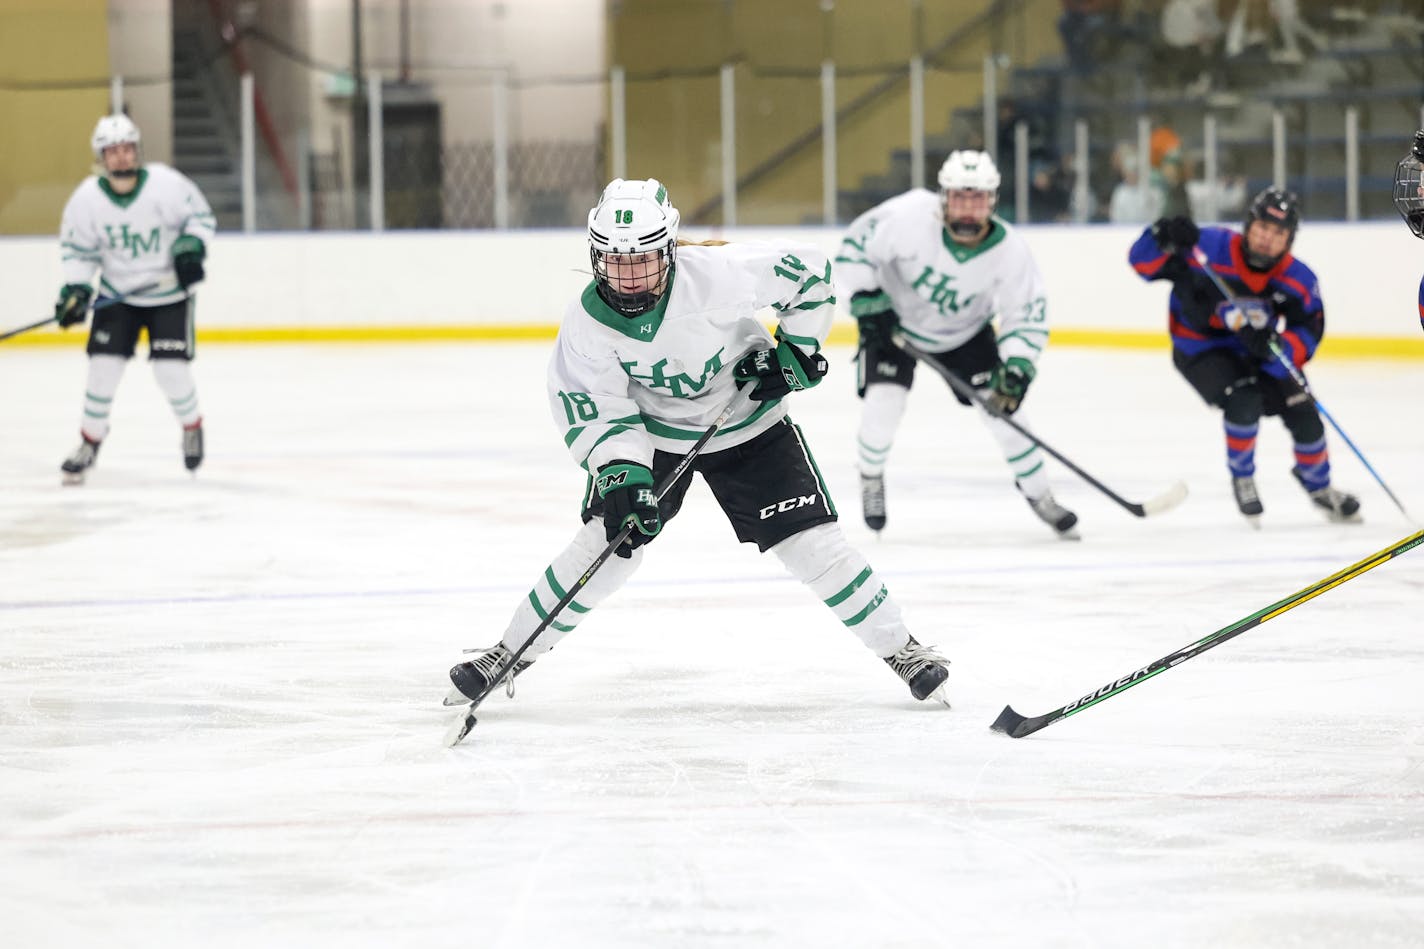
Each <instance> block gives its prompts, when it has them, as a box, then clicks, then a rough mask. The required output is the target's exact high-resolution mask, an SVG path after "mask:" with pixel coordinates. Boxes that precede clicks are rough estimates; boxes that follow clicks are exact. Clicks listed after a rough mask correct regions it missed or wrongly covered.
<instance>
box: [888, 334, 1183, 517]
mask: <svg viewBox="0 0 1424 949" xmlns="http://www.w3.org/2000/svg"><path fill="white" fill-rule="evenodd" d="M900 345H901V346H902V347H904V349H905V351H906V352H908V353H909V354H910V355H912V356H914V357H915V358H916V359H918V360H919V361H920V362H922V363H925V364H926V365H928V366H929V367H930V368H931V369H933V370H934V371H935V372H937V373H939V374H940V376H941V377H942V378H943V379H944V381H945V382H947V383H949V387H950V388H951V389H953V390H954V391H955V392H956V393H957V394H958V395H959V396H960V397H962V398H965V399H968V400H969V401H970V402H971V403H972V404H974V405H977V406H979V408H981V409H983V410H984V411H985V412H988V413H989V414H990V415H992V416H993V417H994V418H997V419H999V420H1001V421H1002V422H1004V424H1006V425H1008V426H1009V427H1010V428H1012V429H1013V430H1014V431H1016V432H1018V433H1019V434H1020V435H1022V436H1023V437H1024V438H1027V439H1028V440H1029V441H1031V442H1033V443H1034V444H1035V445H1037V446H1038V447H1039V448H1042V449H1043V450H1044V451H1045V452H1047V453H1048V454H1050V455H1052V456H1053V457H1054V458H1056V459H1057V460H1058V461H1059V462H1061V463H1062V464H1063V466H1064V467H1065V468H1067V469H1068V470H1069V471H1071V472H1073V473H1074V474H1075V475H1077V476H1078V477H1080V478H1082V479H1083V480H1084V481H1086V482H1088V483H1089V484H1091V485H1092V486H1093V487H1095V488H1097V489H1098V490H1099V491H1101V492H1102V493H1103V494H1106V495H1107V496H1108V497H1109V498H1111V499H1112V500H1113V501H1115V502H1117V503H1118V505H1120V506H1121V507H1122V508H1123V509H1125V510H1126V511H1128V512H1129V513H1131V514H1133V515H1134V516H1136V517H1147V516H1148V515H1150V514H1161V513H1163V512H1164V511H1170V510H1171V509H1172V508H1174V507H1176V506H1177V505H1178V504H1181V503H1182V501H1183V500H1185V499H1186V496H1187V486H1186V484H1185V483H1184V482H1182V481H1178V482H1177V483H1176V484H1174V485H1172V486H1171V487H1170V488H1168V489H1167V490H1166V491H1163V492H1162V493H1161V494H1159V495H1157V496H1156V497H1153V498H1148V499H1147V500H1146V501H1143V502H1142V503H1141V504H1139V503H1137V502H1136V501H1129V500H1127V499H1126V498H1124V497H1123V496H1122V495H1120V494H1118V493H1117V492H1116V491H1114V490H1113V489H1112V488H1109V487H1108V486H1107V485H1105V484H1103V483H1102V482H1101V481H1099V480H1098V479H1097V478H1094V477H1093V476H1092V475H1090V474H1088V473H1087V472H1086V471H1084V470H1083V469H1082V468H1079V467H1078V466H1077V465H1075V464H1073V462H1071V461H1069V460H1068V459H1067V458H1065V457H1064V456H1063V455H1062V454H1060V453H1059V452H1058V451H1056V450H1055V449H1054V448H1053V446H1052V445H1049V444H1048V443H1047V442H1045V441H1044V440H1043V439H1041V438H1039V437H1038V436H1037V435H1035V434H1034V433H1033V432H1030V431H1029V430H1028V429H1026V428H1024V427H1023V426H1022V425H1020V424H1019V423H1018V422H1015V421H1014V420H1013V418H1012V416H1010V415H1009V414H1008V413H1007V412H1001V411H999V410H998V409H996V408H994V407H993V406H991V405H990V404H989V403H988V402H986V401H984V400H983V399H981V398H979V393H978V392H977V391H976V390H975V388H974V387H973V386H971V385H970V384H969V383H967V382H965V381H964V380H963V379H961V378H959V377H958V376H956V375H955V374H954V373H952V372H950V371H949V370H948V369H946V368H945V367H944V366H942V365H940V363H939V361H938V360H936V359H934V358H933V357H931V356H930V354H929V353H927V352H925V351H923V350H921V349H918V348H916V347H915V346H914V345H913V344H911V343H909V342H906V341H904V340H901V341H900Z"/></svg>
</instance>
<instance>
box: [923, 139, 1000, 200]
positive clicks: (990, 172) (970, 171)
mask: <svg viewBox="0 0 1424 949" xmlns="http://www.w3.org/2000/svg"><path fill="white" fill-rule="evenodd" d="M999 180H1000V179H999V169H998V167H997V166H996V165H995V164H994V159H993V158H992V157H991V156H990V155H989V153H988V152H976V151H968V150H966V151H958V152H950V153H949V157H948V158H946V159H945V160H944V164H943V165H940V166H939V177H938V181H939V189H940V190H941V191H992V192H994V193H995V194H998V193H999Z"/></svg>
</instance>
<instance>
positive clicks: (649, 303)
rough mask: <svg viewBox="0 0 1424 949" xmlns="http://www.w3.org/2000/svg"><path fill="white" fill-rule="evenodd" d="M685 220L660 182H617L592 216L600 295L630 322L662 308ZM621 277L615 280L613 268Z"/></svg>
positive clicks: (593, 253) (595, 275) (591, 252)
mask: <svg viewBox="0 0 1424 949" xmlns="http://www.w3.org/2000/svg"><path fill="white" fill-rule="evenodd" d="M680 220H681V215H679V214H678V213H677V208H675V207H673V206H672V201H671V200H669V199H668V193H667V188H666V187H664V186H663V184H662V182H660V181H658V180H657V179H656V178H649V179H647V180H645V181H624V180H623V179H622V178H615V179H613V181H611V182H609V184H608V187H606V188H604V189H603V196H602V197H600V198H599V199H598V204H597V205H595V206H594V208H593V210H591V211H589V212H588V247H589V259H590V260H591V261H592V263H593V279H594V283H595V285H596V286H597V289H598V295H599V296H600V297H602V298H603V301H604V302H605V303H607V304H608V305H609V306H611V307H612V308H613V309H615V310H617V311H618V312H620V313H622V314H624V315H625V316H639V315H641V314H643V313H646V312H647V311H648V310H651V309H652V308H653V307H654V306H656V305H657V302H658V299H659V298H660V297H661V296H662V294H663V291H664V290H665V289H666V288H667V277H668V273H669V271H671V269H672V264H673V259H674V257H675V256H676V251H677V226H678V223H679V222H680ZM610 263H612V264H613V265H614V266H615V267H616V269H617V273H616V274H614V275H613V277H611V278H610V275H609V264H610Z"/></svg>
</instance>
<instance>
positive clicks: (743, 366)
mask: <svg viewBox="0 0 1424 949" xmlns="http://www.w3.org/2000/svg"><path fill="white" fill-rule="evenodd" d="M829 369H830V363H828V362H826V357H825V356H822V355H821V354H820V353H816V354H815V355H812V356H807V355H806V354H805V353H803V352H801V350H800V349H798V348H796V347H795V346H793V345H792V344H790V343H788V342H787V341H786V340H784V339H783V340H781V341H780V342H779V343H778V344H777V346H776V348H775V349H759V350H757V351H756V352H754V353H748V354H747V355H745V356H743V357H742V358H741V359H739V360H737V364H736V365H735V366H733V367H732V378H733V379H735V380H736V381H737V385H738V386H741V385H742V384H743V383H749V384H751V385H752V386H753V387H754V388H753V389H752V401H753V402H769V401H771V400H772V399H779V398H781V397H782V396H784V395H787V394H788V393H790V392H799V391H800V390H802V389H809V388H811V387H812V386H813V385H815V384H816V383H818V382H820V381H821V378H822V377H823V376H825V374H826V372H827V370H829Z"/></svg>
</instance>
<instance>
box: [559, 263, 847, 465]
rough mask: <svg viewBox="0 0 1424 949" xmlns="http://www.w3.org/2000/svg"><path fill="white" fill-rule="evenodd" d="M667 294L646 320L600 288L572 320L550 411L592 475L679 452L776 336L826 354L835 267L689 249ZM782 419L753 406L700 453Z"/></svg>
mask: <svg viewBox="0 0 1424 949" xmlns="http://www.w3.org/2000/svg"><path fill="white" fill-rule="evenodd" d="M670 281H671V286H670V288H669V289H668V290H667V292H665V293H664V294H663V296H662V298H661V300H659V302H658V305H657V306H656V307H655V308H654V309H653V310H651V311H650V312H648V313H645V314H643V315H642V316H638V317H630V316H624V315H623V314H621V313H619V312H617V311H616V310H613V309H611V308H610V307H608V306H607V305H606V304H605V303H604V302H603V300H602V298H600V297H599V296H598V293H597V291H596V289H595V288H594V285H593V283H592V282H590V283H589V285H588V287H587V289H585V290H584V292H583V295H582V296H581V297H580V298H579V299H578V300H576V301H574V302H573V303H571V304H570V305H569V307H568V309H567V311H565V313H564V319H563V323H562V325H561V326H560V328H559V337H558V341H557V343H556V345H555V347H554V353H553V356H552V357H551V358H550V360H549V377H548V379H549V406H550V409H551V411H552V412H553V416H554V421H555V424H557V425H558V427H559V429H560V431H561V432H562V433H563V436H564V444H565V445H567V446H568V448H569V451H570V453H571V454H572V455H573V458H574V461H576V462H578V463H579V464H580V465H581V466H583V467H584V468H586V469H587V470H588V471H590V472H595V471H597V470H598V469H599V468H601V467H603V466H604V465H606V464H608V462H610V461H613V460H614V459H624V460H627V461H631V462H636V463H638V464H643V465H651V464H652V460H653V451H654V449H661V450H663V451H667V452H674V453H676V454H682V453H684V452H686V451H687V450H688V449H689V448H690V447H692V443H693V442H694V441H696V440H697V439H698V438H699V437H701V436H702V434H703V433H704V432H705V431H706V430H707V428H708V427H709V426H710V425H711V424H712V422H713V420H714V419H716V417H717V416H718V415H720V414H721V412H722V409H723V408H724V407H725V406H726V405H727V403H728V402H729V401H731V399H732V398H733V397H734V396H735V395H736V386H735V384H734V383H733V381H732V366H733V365H734V364H735V363H736V362H737V360H738V359H740V358H741V357H742V356H743V355H744V354H745V353H747V352H750V351H753V350H757V349H765V348H768V347H769V346H771V345H773V340H772V338H771V336H770V334H768V333H767V330H766V327H765V326H764V325H763V324H762V323H761V321H760V320H759V319H758V318H757V313H758V312H759V311H760V310H763V309H764V308H766V307H771V308H772V309H773V311H774V313H775V316H776V318H777V320H778V322H779V326H778V327H777V330H776V335H777V336H779V337H780V338H781V339H783V340H785V341H787V342H789V343H791V344H792V345H795V346H796V347H798V348H799V349H800V350H801V351H802V352H804V353H807V354H808V355H809V354H811V353H815V352H817V351H819V350H820V348H821V345H822V344H823V343H824V342H825V340H826V335H827V333H829V332H830V328H831V321H832V318H833V314H834V310H835V300H836V298H835V288H834V285H833V283H832V279H831V265H830V262H829V261H827V260H826V257H825V255H824V254H822V253H821V252H820V251H819V250H817V249H815V248H814V247H811V246H809V245H801V244H761V243H750V242H748V243H737V244H725V245H718V246H708V245H702V244H687V245H683V246H680V247H679V248H678V249H677V257H676V262H675V264H674V267H673V272H672V276H671V277H670ZM785 415H786V409H785V407H784V406H783V405H782V404H781V403H780V401H779V400H774V401H770V402H752V403H750V404H749V405H748V406H747V407H746V408H744V409H743V410H742V411H740V412H739V413H738V414H736V415H734V416H733V417H732V418H730V419H728V420H727V423H726V424H725V425H724V426H723V427H722V428H721V429H720V430H719V431H718V433H717V435H716V436H715V437H713V439H712V440H711V441H710V442H709V443H708V444H707V447H706V448H704V449H703V452H704V453H709V452H715V451H719V450H722V449H725V448H732V447H734V446H736V445H740V444H742V443H743V442H746V441H748V440H750V439H752V438H755V437H756V436H757V435H760V434H761V433H762V432H764V431H766V430H767V429H768V428H770V427H771V426H772V425H774V424H776V423H777V422H778V421H780V420H781V419H782V418H783V417H784V416H785Z"/></svg>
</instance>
